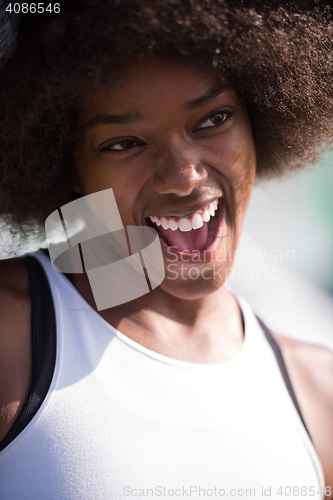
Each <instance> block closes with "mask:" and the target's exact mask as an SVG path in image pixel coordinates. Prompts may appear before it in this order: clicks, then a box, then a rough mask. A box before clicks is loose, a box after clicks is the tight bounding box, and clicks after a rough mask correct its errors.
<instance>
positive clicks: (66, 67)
mask: <svg viewBox="0 0 333 500" xmlns="http://www.w3.org/2000/svg"><path fill="white" fill-rule="evenodd" d="M325 3H327V2H323V3H322V2H321V1H318V0H317V1H315V0H313V1H305V0H299V1H297V2H296V1H295V2H283V1H274V0H273V1H271V2H269V5H267V2H265V1H259V0H252V1H247V0H238V1H236V0H159V1H158V2H153V1H152V0H81V1H80V2H79V5H76V7H74V8H72V9H71V10H70V11H69V12H68V13H66V15H62V16H59V17H58V18H56V19H54V20H52V21H51V22H47V23H44V24H42V25H41V26H37V27H35V28H34V29H30V30H24V31H22V32H21V33H20V34H19V36H18V43H17V50H16V53H15V54H14V55H13V56H12V57H11V58H10V59H9V61H8V63H7V65H6V67H5V68H4V70H3V71H2V73H1V75H0V116H1V124H0V151H1V158H0V164H1V170H0V210H1V212H0V213H1V215H2V216H3V217H4V218H5V220H6V221H7V222H8V223H9V224H10V225H11V227H12V228H13V231H15V230H16V231H18V230H20V231H23V230H24V227H30V228H32V227H34V228H36V227H39V228H43V225H44V221H45V219H46V217H47V216H48V214H50V213H51V212H52V211H53V210H55V209H56V208H58V207H60V206H61V205H63V204H65V203H67V202H69V201H71V200H73V199H74V197H75V195H74V193H73V191H72V181H71V179H72V175H73V169H74V159H73V157H72V153H71V152H72V144H73V141H74V140H75V134H76V129H75V112H76V109H77V107H78V106H79V103H80V98H81V96H82V95H83V94H84V92H85V91H86V89H87V88H88V87H89V86H91V85H105V84H110V83H112V81H113V79H114V78H116V72H115V67H116V66H117V64H119V62H122V61H124V60H126V58H128V57H130V56H131V55H133V53H147V52H154V53H155V54H157V55H158V56H162V57H168V58H170V57H171V58H173V59H175V60H179V61H181V62H182V63H185V64H186V63H187V62H188V63H189V64H190V63H191V64H193V62H194V63H197V64H204V65H206V66H209V67H210V68H212V69H214V70H215V71H216V72H217V73H218V74H221V75H223V76H224V77H226V78H227V79H228V80H229V81H230V82H231V84H232V85H233V87H234V88H235V90H236V91H237V92H238V94H239V96H240V97H241V99H242V100H243V102H244V103H245V105H246V106H247V109H248V112H249V116H250V120H251V123H252V130H253V136H254V141H255V146H256V153H257V175H258V176H268V177H269V176H274V175H279V174H281V173H282V172H285V171H289V170H291V169H295V168H299V167H301V166H303V165H305V164H308V163H311V162H314V161H316V160H317V159H318V155H319V154H320V152H321V151H322V149H323V147H326V146H327V145H328V144H331V141H332V138H333V130H332V114H333V90H332V89H333V47H332V40H333V23H332V19H331V12H330V9H329V7H326V6H325Z"/></svg>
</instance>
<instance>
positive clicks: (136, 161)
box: [75, 56, 255, 298]
mask: <svg viewBox="0 0 333 500" xmlns="http://www.w3.org/2000/svg"><path fill="white" fill-rule="evenodd" d="M78 126H79V131H80V134H79V139H78V141H77V144H76V151H75V164H76V179H77V180H76V185H77V190H80V192H81V193H82V194H83V195H88V194H91V193H94V192H97V191H101V190H103V189H108V188H113V192H114V195H115V198H116V200H117V204H118V208H119V211H120V215H121V218H122V221H123V224H124V226H128V225H129V226H130V225H139V226H141V225H147V224H148V225H150V226H153V227H155V228H156V229H157V230H158V231H159V235H160V240H161V245H162V250H163V255H164V261H165V268H166V279H165V280H164V282H163V283H162V285H161V288H162V289H163V290H164V291H166V292H167V293H171V294H172V295H174V296H178V297H181V298H198V297H200V296H201V295H206V294H208V293H211V292H212V291H214V290H216V289H217V288H219V287H220V286H221V285H222V284H223V283H224V281H225V279H226V276H227V274H228V272H229V271H230V268H231V266H232V262H233V259H234V254H235V251H236V248H237V244H238V240H239V237H240V231H241V227H242V223H243V218H244V215H245V211H246V208H247V205H248V202H249V198H250V194H251V191H252V186H253V180H254V175H255V149H254V144H253V137H252V132H251V126H250V122H249V119H248V115H247V112H246V109H245V107H244V105H243V104H242V102H241V101H240V99H239V97H238V96H237V94H236V92H235V91H234V90H233V89H232V88H231V87H230V86H229V85H227V83H226V82H225V81H224V80H222V79H221V77H220V76H218V75H217V74H216V73H215V72H213V71H212V70H207V69H202V70H199V69H198V68H197V69H195V70H194V69H193V68H192V67H190V66H184V65H182V64H180V63H176V62H171V61H167V60H158V59H156V58H152V57H150V56H149V57H148V56H147V57H144V58H142V59H141V60H140V59H139V60H136V61H131V63H130V64H128V65H127V66H126V68H125V69H124V68H123V69H122V73H121V78H119V79H118V81H117V83H115V84H114V85H113V86H111V87H110V88H98V89H92V90H91V91H90V92H89V93H87V95H86V97H85V99H84V100H83V102H82V104H81V106H80V111H79V114H78ZM193 268H195V269H193Z"/></svg>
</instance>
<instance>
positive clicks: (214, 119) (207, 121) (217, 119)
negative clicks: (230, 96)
mask: <svg viewBox="0 0 333 500" xmlns="http://www.w3.org/2000/svg"><path fill="white" fill-rule="evenodd" d="M230 114H231V113H227V112H226V111H217V112H215V113H214V114H212V115H210V116H207V118H204V120H203V121H202V122H201V123H200V124H199V125H198V127H196V130H200V129H203V128H210V127H217V126H218V125H221V124H222V123H224V122H225V121H226V120H227V119H228V116H229V115H230Z"/></svg>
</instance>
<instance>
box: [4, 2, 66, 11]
mask: <svg viewBox="0 0 333 500" xmlns="http://www.w3.org/2000/svg"><path fill="white" fill-rule="evenodd" d="M6 12H9V13H10V14H12V13H13V12H14V14H43V13H44V12H48V13H49V14H52V13H54V14H60V3H44V2H41V3H22V4H21V3H18V2H17V3H9V4H8V6H7V7H6Z"/></svg>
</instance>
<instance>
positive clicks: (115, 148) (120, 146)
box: [100, 139, 142, 153]
mask: <svg viewBox="0 0 333 500" xmlns="http://www.w3.org/2000/svg"><path fill="white" fill-rule="evenodd" d="M138 145H142V143H141V142H139V141H136V140H135V139H121V140H119V141H116V142H112V143H111V144H108V145H107V146H105V147H103V148H101V149H100V151H101V152H102V153H105V152H108V151H111V152H116V153H118V152H119V153H121V152H123V151H129V150H130V149H134V148H135V147H136V146H138Z"/></svg>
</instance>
